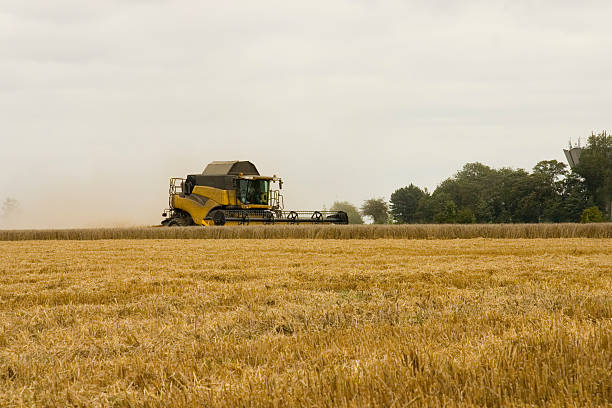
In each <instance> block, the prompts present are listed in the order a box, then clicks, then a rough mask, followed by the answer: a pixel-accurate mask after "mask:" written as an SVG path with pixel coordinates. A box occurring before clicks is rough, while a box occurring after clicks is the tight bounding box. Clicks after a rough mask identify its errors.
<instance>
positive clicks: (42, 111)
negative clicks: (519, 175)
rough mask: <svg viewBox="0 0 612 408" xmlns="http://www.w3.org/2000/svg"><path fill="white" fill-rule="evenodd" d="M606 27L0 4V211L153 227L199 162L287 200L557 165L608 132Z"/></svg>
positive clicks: (594, 15) (603, 8)
mask: <svg viewBox="0 0 612 408" xmlns="http://www.w3.org/2000/svg"><path fill="white" fill-rule="evenodd" d="M611 16H612V6H611V5H610V4H609V3H608V2H604V1H587V2H581V3H580V4H578V3H575V2H569V1H567V2H566V1H561V2H560V1H555V2H553V1H540V2H528V1H522V2H521V1H519V2H517V1H514V2H502V1H497V2H496V1H487V2H449V1H442V0H439V1H433V2H432V1H427V2H426V1H412V2H403V1H359V2H354V1H326V2H319V1H310V2H286V1H265V2H248V1H239V2H221V3H219V2H201V1H184V2H170V1H161V0H160V1H129V2H126V1H107V2H80V1H74V0H62V1H57V2H52V3H49V2H44V1H42V0H41V1H0V50H1V53H0V135H2V136H1V138H2V149H1V150H0V170H1V171H0V199H2V198H3V197H5V196H14V197H17V198H20V199H21V201H22V203H23V207H24V211H27V210H28V207H30V209H29V211H31V212H32V211H33V212H36V213H37V214H40V215H41V217H40V218H42V219H44V220H45V221H37V225H45V226H55V225H57V226H61V225H83V224H88V223H89V224H90V223H91V222H101V223H106V222H115V221H112V220H122V221H117V222H121V223H129V222H132V223H155V222H157V221H158V218H159V217H158V214H159V212H160V211H159V210H161V208H162V207H163V206H164V205H165V201H166V197H165V191H166V185H165V184H166V183H167V180H166V179H167V178H169V177H170V176H181V175H185V174H187V173H192V172H196V171H200V170H201V169H202V168H203V167H204V165H205V164H206V163H207V162H208V161H211V160H219V159H234V158H239V159H251V160H253V161H254V162H255V163H256V164H257V165H258V166H259V167H260V168H261V170H262V171H265V172H267V173H279V174H281V175H283V176H284V177H285V179H286V182H287V183H286V191H285V194H286V196H287V203H288V205H289V206H291V207H293V208H298V207H304V208H306V207H311V208H314V207H320V206H321V205H323V204H326V205H329V204H331V202H332V201H333V200H335V199H347V200H349V201H353V202H355V203H356V204H359V203H360V202H361V201H362V200H364V199H366V198H369V197H371V196H386V197H388V196H389V194H390V193H391V192H392V191H393V190H394V189H395V188H397V187H400V186H402V185H405V184H408V183H410V182H415V183H417V184H420V185H424V186H428V187H429V188H434V187H435V185H436V184H437V183H438V182H440V181H441V180H442V179H443V178H444V177H447V176H449V175H450V174H452V173H453V172H454V171H456V170H457V169H458V168H459V167H460V166H461V165H462V164H463V163H465V162H467V161H474V160H479V161H483V162H485V163H488V164H490V165H494V166H513V167H526V168H530V167H532V166H533V165H534V164H535V163H536V162H537V161H539V160H542V159H550V158H556V159H558V160H562V159H563V156H562V153H561V149H562V148H563V147H564V146H565V144H566V142H567V140H568V139H569V138H570V137H572V138H577V137H578V136H585V135H587V134H589V133H590V132H591V130H598V129H605V128H608V127H609V112H610V108H611V106H610V102H609V97H608V95H609V94H610V91H612V75H611V74H610V73H609V69H608V67H609V66H610V62H611V59H612V56H611V55H610V53H609V50H610V49H612V36H610V35H609V29H608V20H609V17H611ZM16 180H17V181H18V182H16ZM24 180H36V181H35V182H30V181H26V182H24ZM41 189H42V190H41ZM41 193H44V197H45V198H44V199H41ZM67 196H70V197H71V198H70V200H69V201H70V203H71V205H72V207H73V209H72V210H71V213H72V215H68V214H64V212H63V211H62V205H63V204H62V203H63V202H65V197H67ZM124 200H125V201H124ZM125 202H129V203H130V205H129V206H127V205H126V204H125ZM34 203H35V204H34ZM92 203H95V205H94V204H92ZM41 204H44V205H41ZM88 205H89V206H93V208H95V212H96V214H98V215H99V217H97V218H96V220H95V221H91V219H90V218H88V214H87V211H81V210H77V209H78V208H83V207H85V206H88Z"/></svg>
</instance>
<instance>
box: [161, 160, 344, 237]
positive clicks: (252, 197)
mask: <svg viewBox="0 0 612 408" xmlns="http://www.w3.org/2000/svg"><path fill="white" fill-rule="evenodd" d="M273 183H278V188H279V190H280V189H281V188H282V187H283V181H282V180H281V179H280V178H278V177H276V175H274V176H272V177H268V176H261V175H259V172H258V171H257V168H256V167H255V165H253V163H251V162H249V161H214V162H212V163H210V164H209V165H208V166H206V169H204V171H203V172H202V174H191V175H188V176H187V178H184V179H183V178H171V179H170V199H169V205H170V208H169V209H167V210H166V211H165V212H164V213H163V214H162V216H163V217H165V219H164V220H163V221H162V225H166V226H169V227H173V226H188V225H248V224H275V223H287V224H304V223H306V224H320V223H331V224H348V216H347V215H346V213H345V212H343V211H285V210H284V209H283V207H284V203H283V196H282V195H281V194H280V191H279V190H271V189H270V187H271V184H273Z"/></svg>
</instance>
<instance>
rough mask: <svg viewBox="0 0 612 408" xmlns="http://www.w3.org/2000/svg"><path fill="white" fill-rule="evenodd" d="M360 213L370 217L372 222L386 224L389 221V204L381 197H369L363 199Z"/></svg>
mask: <svg viewBox="0 0 612 408" xmlns="http://www.w3.org/2000/svg"><path fill="white" fill-rule="evenodd" d="M361 214H363V215H364V216H366V217H372V219H373V220H374V224H386V223H387V222H388V221H389V206H388V205H387V202H386V201H385V200H384V199H383V198H371V199H369V200H366V201H364V203H363V205H362V206H361Z"/></svg>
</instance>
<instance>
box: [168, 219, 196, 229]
mask: <svg viewBox="0 0 612 408" xmlns="http://www.w3.org/2000/svg"><path fill="white" fill-rule="evenodd" d="M167 225H168V226H169V227H188V226H190V225H193V220H192V219H191V217H175V218H172V219H171V220H170V221H168V224H167Z"/></svg>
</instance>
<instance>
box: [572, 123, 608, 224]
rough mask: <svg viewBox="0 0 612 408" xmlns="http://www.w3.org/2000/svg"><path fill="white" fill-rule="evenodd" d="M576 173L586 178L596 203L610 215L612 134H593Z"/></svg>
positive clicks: (583, 150) (588, 188)
mask: <svg viewBox="0 0 612 408" xmlns="http://www.w3.org/2000/svg"><path fill="white" fill-rule="evenodd" d="M575 171H576V173H578V174H579V175H580V176H582V177H583V178H584V182H585V184H586V188H587V190H588V192H589V193H590V194H591V196H592V197H593V199H594V200H595V203H596V204H597V205H598V206H599V208H601V209H602V210H604V211H606V213H607V214H608V215H609V214H610V213H611V212H612V208H611V206H612V203H611V201H612V136H610V135H608V134H607V133H606V132H602V133H599V134H597V135H595V134H592V135H591V136H590V137H589V139H588V142H587V146H586V147H585V148H584V149H582V152H581V153H580V162H579V164H578V166H576V168H575Z"/></svg>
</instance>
